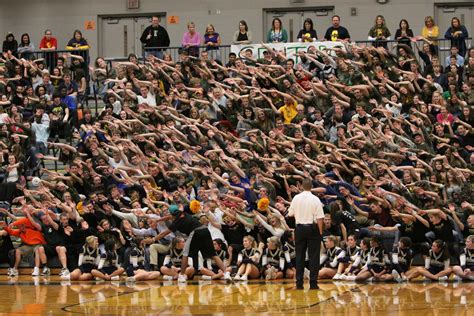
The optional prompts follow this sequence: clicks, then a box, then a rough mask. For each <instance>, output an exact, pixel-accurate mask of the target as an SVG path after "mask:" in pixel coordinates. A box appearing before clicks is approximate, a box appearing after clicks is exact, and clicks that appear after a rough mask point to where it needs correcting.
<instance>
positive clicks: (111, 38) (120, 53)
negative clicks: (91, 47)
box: [99, 17, 166, 57]
mask: <svg viewBox="0 0 474 316" xmlns="http://www.w3.org/2000/svg"><path fill="white" fill-rule="evenodd" d="M163 23H166V19H165V18H163V17H162V18H161V22H160V24H161V25H163ZM150 24H151V17H104V18H102V23H101V45H100V46H99V47H100V51H99V54H100V55H101V56H107V57H127V56H128V55H129V54H136V55H137V56H142V55H143V45H142V43H141V42H140V37H141V35H142V33H143V30H144V29H145V28H146V27H147V26H149V25H150ZM163 26H164V27H166V25H163Z"/></svg>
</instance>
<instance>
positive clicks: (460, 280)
mask: <svg viewBox="0 0 474 316" xmlns="http://www.w3.org/2000/svg"><path fill="white" fill-rule="evenodd" d="M453 281H454V282H462V278H461V277H460V276H459V275H454V277H453Z"/></svg>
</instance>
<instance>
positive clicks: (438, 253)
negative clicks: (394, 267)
mask: <svg viewBox="0 0 474 316" xmlns="http://www.w3.org/2000/svg"><path fill="white" fill-rule="evenodd" d="M449 263H450V260H449V251H448V246H447V245H446V243H445V242H444V241H442V240H440V239H437V240H435V241H434V242H433V244H432V245H431V249H430V252H429V256H427V257H426V258H425V266H424V267H416V268H412V269H410V270H409V271H407V272H406V273H405V275H406V277H407V279H408V280H412V279H414V278H416V277H418V276H424V277H425V278H428V279H430V280H439V281H446V280H448V277H449V275H450V274H451V272H452V269H451V268H450V267H449Z"/></svg>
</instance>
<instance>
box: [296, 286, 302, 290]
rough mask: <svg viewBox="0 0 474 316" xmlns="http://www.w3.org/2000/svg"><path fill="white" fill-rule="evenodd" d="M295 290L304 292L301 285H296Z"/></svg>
mask: <svg viewBox="0 0 474 316" xmlns="http://www.w3.org/2000/svg"><path fill="white" fill-rule="evenodd" d="M296 289H297V290H304V286H303V285H296Z"/></svg>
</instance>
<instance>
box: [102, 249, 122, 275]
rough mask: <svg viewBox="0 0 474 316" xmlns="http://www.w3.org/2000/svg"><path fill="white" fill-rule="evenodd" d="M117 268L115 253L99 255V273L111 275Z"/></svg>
mask: <svg viewBox="0 0 474 316" xmlns="http://www.w3.org/2000/svg"><path fill="white" fill-rule="evenodd" d="M118 268H119V263H118V255H117V252H116V251H113V252H109V251H108V252H106V253H103V254H101V255H100V261H99V271H100V272H102V273H103V274H108V275H111V274H112V273H114V272H115V270H117V269H118Z"/></svg>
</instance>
